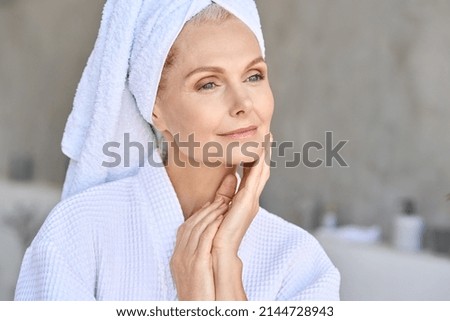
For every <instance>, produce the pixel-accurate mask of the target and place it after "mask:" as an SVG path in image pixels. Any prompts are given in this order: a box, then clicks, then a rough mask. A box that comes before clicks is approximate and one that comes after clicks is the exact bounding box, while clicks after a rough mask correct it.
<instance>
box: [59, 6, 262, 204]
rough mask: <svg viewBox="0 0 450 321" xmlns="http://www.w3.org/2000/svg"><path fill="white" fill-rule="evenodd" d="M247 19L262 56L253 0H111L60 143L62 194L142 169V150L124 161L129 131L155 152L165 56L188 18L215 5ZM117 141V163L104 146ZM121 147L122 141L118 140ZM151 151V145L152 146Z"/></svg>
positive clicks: (131, 135) (260, 37)
mask: <svg viewBox="0 0 450 321" xmlns="http://www.w3.org/2000/svg"><path fill="white" fill-rule="evenodd" d="M213 2H214V3H217V4H218V5H220V6H222V7H223V8H224V9H226V10H228V11H229V12H230V13H232V14H233V15H235V16H236V17H237V18H239V19H240V20H242V21H243V22H244V23H245V24H246V25H247V26H248V27H249V28H250V29H251V30H252V31H253V33H254V34H255V36H256V38H257V40H258V42H259V45H260V48H261V53H262V55H263V56H264V40H263V35H262V31H261V25H260V21H259V16H258V12H257V9H256V5H255V3H254V1H253V0H214V1H211V0H108V1H107V2H106V4H105V7H104V9H103V16H102V22H101V26H100V31H99V34H98V38H97V41H96V43H95V47H94V50H93V51H92V54H91V55H90V57H89V60H88V63H87V65H86V68H85V70H84V72H83V76H82V78H81V81H80V83H79V85H78V88H77V92H76V96H75V100H74V105H73V110H72V112H71V114H70V116H69V119H68V121H67V124H66V127H65V131H64V137H63V140H62V143H61V146H62V151H63V153H64V154H65V155H67V156H68V157H69V158H70V163H69V168H68V169H67V173H66V179H65V182H64V188H63V193H62V199H64V198H67V197H69V196H71V195H73V194H76V193H79V192H81V191H83V190H85V189H87V188H89V187H91V186H95V185H98V184H101V183H104V182H108V181H112V180H116V179H119V178H123V177H126V176H129V175H132V174H133V173H135V172H136V170H137V168H138V167H139V161H140V159H139V155H138V153H137V151H134V152H135V153H133V154H131V155H130V164H129V166H128V167H126V166H124V165H125V164H124V162H123V159H124V156H125V155H124V153H123V152H124V149H123V147H124V137H125V133H129V138H130V140H131V141H132V142H135V143H139V144H141V145H142V146H143V147H144V148H145V149H144V153H145V155H147V153H148V152H149V151H148V149H147V147H148V142H149V141H152V140H154V135H153V133H152V130H151V128H150V126H149V123H151V115H152V110H153V105H154V102H155V97H156V93H157V89H158V84H159V81H160V77H161V72H162V69H163V66H164V63H165V60H166V57H167V54H168V53H169V51H170V48H171V47H172V44H173V43H174V42H175V39H176V37H177V36H178V34H179V33H180V32H181V30H182V28H183V26H184V25H185V23H186V22H187V21H188V20H189V19H190V18H192V17H193V16H194V15H196V14H197V13H199V12H200V11H201V10H203V9H204V8H206V7H207V6H208V5H210V4H211V3H213ZM111 142H116V143H119V144H120V147H118V148H117V149H115V150H114V152H115V153H117V154H119V155H121V160H122V161H121V162H120V164H119V165H118V166H114V167H108V166H104V165H103V162H112V159H111V158H109V157H108V156H107V155H106V154H105V151H104V148H105V144H107V143H111ZM116 146H117V144H116ZM150 152H151V151H150Z"/></svg>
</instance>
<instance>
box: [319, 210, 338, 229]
mask: <svg viewBox="0 0 450 321" xmlns="http://www.w3.org/2000/svg"><path fill="white" fill-rule="evenodd" d="M336 211H337V206H336V205H335V204H328V205H327V207H326V208H325V213H324V214H323V216H322V220H321V222H320V227H321V228H322V229H327V230H333V229H335V228H336V227H337V213H336Z"/></svg>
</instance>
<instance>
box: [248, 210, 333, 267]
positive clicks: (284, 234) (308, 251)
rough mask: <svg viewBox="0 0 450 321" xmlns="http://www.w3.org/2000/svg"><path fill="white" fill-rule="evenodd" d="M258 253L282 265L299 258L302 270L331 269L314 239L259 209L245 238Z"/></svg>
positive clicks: (291, 224) (293, 225) (325, 255)
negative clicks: (274, 257)
mask: <svg viewBox="0 0 450 321" xmlns="http://www.w3.org/2000/svg"><path fill="white" fill-rule="evenodd" d="M248 239H249V242H250V243H252V245H251V246H252V247H253V248H256V249H258V250H259V251H260V252H261V253H267V254H268V255H275V256H277V257H279V258H280V261H284V262H285V263H286V262H288V261H291V260H297V259H298V258H299V257H301V258H302V264H303V265H304V268H307V267H309V268H310V269H315V268H318V266H319V265H320V266H322V267H323V268H324V269H328V268H332V267H334V266H333V264H332V263H331V261H330V259H329V258H328V256H327V254H326V253H325V251H324V249H323V247H322V246H321V245H320V243H319V242H318V241H317V239H316V238H315V237H314V236H313V235H312V234H311V233H309V232H308V231H306V230H305V229H303V228H301V227H300V226H298V225H295V224H293V223H290V222H288V221H286V220H285V219H283V218H281V217H280V216H278V215H275V214H273V213H271V212H269V211H267V210H265V209H264V208H260V210H259V213H258V215H257V216H256V217H255V220H254V222H253V223H252V228H251V233H250V235H249V237H248Z"/></svg>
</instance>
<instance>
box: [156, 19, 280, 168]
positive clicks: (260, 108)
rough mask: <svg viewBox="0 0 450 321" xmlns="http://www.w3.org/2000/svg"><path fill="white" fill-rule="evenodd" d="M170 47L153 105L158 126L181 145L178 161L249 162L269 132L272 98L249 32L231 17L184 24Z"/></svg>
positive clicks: (264, 72)
mask: <svg viewBox="0 0 450 321" xmlns="http://www.w3.org/2000/svg"><path fill="white" fill-rule="evenodd" d="M174 49H175V60H174V63H173V65H171V67H170V68H168V69H167V70H165V71H164V72H163V73H164V86H163V89H162V91H161V92H160V93H159V95H158V98H157V101H156V104H155V108H154V113H153V123H154V124H155V126H156V128H158V129H159V130H160V131H161V132H162V133H163V134H164V136H165V138H166V140H167V141H168V142H173V141H174V140H175V143H176V144H178V145H179V147H180V149H179V150H180V156H177V157H179V158H178V159H181V160H183V159H184V160H186V159H187V158H186V157H187V156H188V157H189V158H190V159H191V160H195V161H196V162H200V163H203V164H205V163H207V162H212V163H215V164H218V163H217V162H220V163H221V164H227V165H235V164H239V163H240V162H251V161H253V160H254V159H255V158H256V155H260V154H261V150H262V143H263V142H264V138H265V137H267V135H268V134H269V131H270V121H271V118H272V113H273V107H274V100H273V95H272V91H271V89H270V85H269V81H268V79H267V65H266V63H265V62H264V60H263V58H262V56H261V50H260V47H259V44H258V41H257V40H256V37H255V36H254V34H253V33H252V31H251V30H250V29H249V28H248V27H247V26H246V25H245V24H244V23H243V22H241V21H240V20H238V19H237V18H234V17H232V18H229V19H227V20H225V21H224V22H220V23H213V22H208V23H203V24H201V25H195V24H187V25H186V26H185V28H184V29H183V30H182V32H181V33H180V35H179V36H178V38H177V40H176V41H175V43H174ZM236 131H237V132H236ZM230 133H231V134H230ZM233 133H234V134H233ZM190 135H191V137H190ZM266 140H267V138H266ZM177 141H178V142H181V143H177ZM170 150H172V149H170Z"/></svg>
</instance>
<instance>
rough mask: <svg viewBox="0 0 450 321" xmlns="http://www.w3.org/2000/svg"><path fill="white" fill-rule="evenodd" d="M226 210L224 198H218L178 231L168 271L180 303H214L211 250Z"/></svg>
mask: <svg viewBox="0 0 450 321" xmlns="http://www.w3.org/2000/svg"><path fill="white" fill-rule="evenodd" d="M226 210H227V205H226V204H225V202H224V200H223V198H217V199H216V201H214V202H213V203H212V204H210V203H209V202H208V203H206V204H205V205H204V206H203V207H202V208H201V209H200V210H198V211H197V212H195V213H194V214H193V215H192V216H190V217H189V218H188V219H187V220H186V221H185V222H184V223H183V224H182V225H181V226H180V228H179V229H178V233H177V240H176V245H175V250H174V253H173V255H172V258H171V260H170V269H171V271H172V276H173V279H174V282H175V285H176V288H177V293H178V299H179V300H196V301H197V300H209V301H214V300H216V296H215V285H214V275H213V262H212V256H211V248H212V243H213V239H214V236H215V235H216V232H217V230H218V228H219V225H220V223H221V222H222V220H223V214H224V213H225V211H226Z"/></svg>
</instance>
